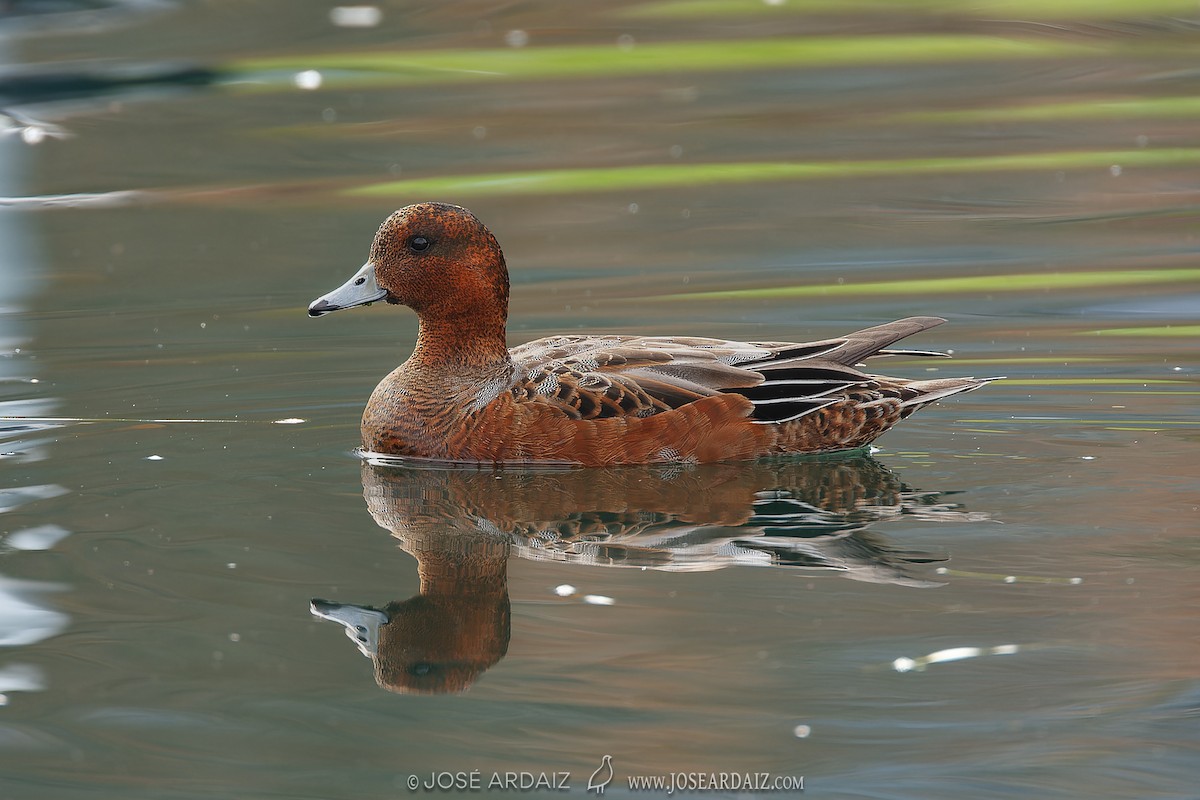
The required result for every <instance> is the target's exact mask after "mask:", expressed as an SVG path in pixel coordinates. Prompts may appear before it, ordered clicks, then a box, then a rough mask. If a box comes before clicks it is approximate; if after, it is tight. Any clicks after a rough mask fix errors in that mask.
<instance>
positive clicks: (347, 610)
mask: <svg viewBox="0 0 1200 800" xmlns="http://www.w3.org/2000/svg"><path fill="white" fill-rule="evenodd" d="M308 609H309V611H311V612H312V615H313V616H314V617H320V618H321V619H327V620H330V621H331V622H337V623H340V624H341V625H343V626H344V627H345V628H346V635H347V636H349V637H350V638H351V639H352V640H354V643H355V644H356V645H358V649H359V651H360V652H361V653H362V654H363V655H364V656H366V657H367V658H374V657H375V655H376V654H377V653H378V652H379V628H380V627H381V626H383V625H387V623H388V617H387V614H384V613H383V612H382V611H380V610H379V609H377V608H371V607H370V606H354V605H350V604H349V603H346V604H342V603H333V602H330V601H329V600H321V599H320V598H316V597H314V598H313V600H312V603H311V604H309V607H308Z"/></svg>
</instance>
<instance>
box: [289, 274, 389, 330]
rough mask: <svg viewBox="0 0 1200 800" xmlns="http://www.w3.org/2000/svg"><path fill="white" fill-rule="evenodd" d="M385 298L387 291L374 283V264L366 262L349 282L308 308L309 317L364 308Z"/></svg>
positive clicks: (319, 298)
mask: <svg viewBox="0 0 1200 800" xmlns="http://www.w3.org/2000/svg"><path fill="white" fill-rule="evenodd" d="M385 297H387V290H386V289H380V288H379V284H378V283H376V282H375V264H374V263H372V262H370V261H368V262H367V263H365V264H363V265H362V268H361V269H359V271H358V272H356V273H354V276H353V277H351V278H350V280H348V281H346V282H345V283H343V284H342V285H341V286H339V287H338V288H336V289H334V290H333V291H332V292H330V293H329V294H327V295H322V296H321V297H318V298H317V299H316V300H313V301H312V304H311V305H310V306H309V307H308V315H309V316H310V317H319V316H321V315H322V314H328V313H329V312H330V311H341V310H342V309H343V308H353V307H354V306H365V305H368V304H370V303H374V302H375V301H376V300H382V299H383V298H385Z"/></svg>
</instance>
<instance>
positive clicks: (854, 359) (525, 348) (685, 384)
mask: <svg viewBox="0 0 1200 800" xmlns="http://www.w3.org/2000/svg"><path fill="white" fill-rule="evenodd" d="M943 321H944V320H941V319H939V318H937V317H913V318H910V319H905V320H898V321H896V322H891V323H888V324H886V325H879V326H876V327H874V328H867V329H866V330H862V331H858V332H856V333H852V334H850V335H848V336H843V337H839V338H836V339H825V340H822V341H818V342H738V341H731V340H727V339H709V338H701V337H679V336H619V335H610V336H588V335H570V336H553V337H549V338H546V339H539V340H537V341H534V342H529V343H528V344H524V345H521V346H519V347H516V348H514V349H513V350H512V351H511V356H512V359H513V362H514V364H515V365H516V368H517V380H516V385H515V386H514V388H513V393H514V395H515V396H516V397H517V399H518V400H519V401H525V402H539V403H548V404H551V405H553V406H556V407H558V408H560V409H561V410H562V411H564V412H565V413H566V414H567V415H568V416H571V417H573V418H576V419H604V418H609V417H621V416H634V417H648V416H652V415H654V414H657V413H659V412H662V411H668V410H671V409H674V408H679V407H680V406H682V405H686V404H688V403H691V402H694V401H696V400H699V399H701V398H703V397H709V396H712V395H716V394H721V393H737V394H741V395H745V396H746V397H747V398H749V399H750V401H751V402H752V403H753V404H754V415H753V416H754V419H755V420H757V421H761V422H783V421H787V420H791V419H796V418H797V417H800V416H803V415H805V414H808V413H811V412H813V411H816V410H818V409H820V408H823V407H824V406H826V405H829V404H831V403H833V402H837V401H838V400H839V399H842V398H844V397H845V395H846V393H847V392H848V391H850V390H852V389H864V390H870V389H872V388H876V386H877V384H878V381H877V379H876V378H875V377H874V376H871V375H868V374H866V373H864V372H861V371H859V370H858V369H857V367H856V365H858V364H860V363H861V362H862V361H863V360H864V359H866V358H869V357H871V356H874V355H886V354H889V353H895V352H898V351H888V350H886V348H887V346H888V345H890V344H892V343H894V342H896V341H898V340H899V339H902V338H904V337H905V336H908V335H910V334H912V333H916V332H918V331H922V330H926V329H928V328H931V327H933V326H934V325H938V324H940V323H941V322H943ZM913 352H917V351H913ZM905 399H907V398H905Z"/></svg>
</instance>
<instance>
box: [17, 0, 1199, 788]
mask: <svg viewBox="0 0 1200 800" xmlns="http://www.w3.org/2000/svg"><path fill="white" fill-rule="evenodd" d="M80 5H81V6H86V7H87V8H86V9H85V10H84V11H80V12H71V11H70V10H69V9H70V3H63V4H58V5H55V4H37V3H33V2H28V3H21V2H17V3H12V4H0V8H3V9H4V11H3V12H0V63H6V64H7V65H6V66H4V68H3V72H2V73H0V107H2V108H3V110H4V112H5V116H4V117H0V122H2V123H3V125H4V131H3V132H4V134H5V135H3V136H0V195H2V196H3V197H4V198H5V200H4V201H3V205H0V356H2V357H0V451H2V452H0V512H2V515H0V533H2V534H3V539H2V543H3V544H2V547H3V550H2V551H0V644H2V645H3V646H4V647H3V649H2V650H0V698H2V702H3V707H0V759H2V760H3V763H4V765H5V766H4V767H3V769H2V770H0V796H2V797H6V798H7V797H12V798H117V797H120V798H155V799H158V798H181V799H182V798H211V797H238V798H259V797H262V798H268V797H269V798H342V797H347V798H348V797H364V798H365V797H369V798H376V797H378V798H385V797H402V796H406V795H410V794H412V792H410V790H409V788H408V780H409V779H410V776H411V775H414V774H416V775H419V776H420V779H421V780H427V779H428V778H429V776H430V774H431V773H434V772H437V771H442V770H445V771H453V772H457V771H463V772H470V771H471V770H479V771H481V775H482V776H483V781H484V784H485V785H486V783H487V782H488V781H489V780H490V779H491V777H492V774H493V773H494V772H497V771H499V772H501V773H503V772H505V771H511V772H517V773H521V772H525V773H530V774H531V775H533V776H537V775H539V774H541V773H558V772H569V773H570V780H569V784H570V794H572V795H575V796H579V795H583V794H584V793H585V790H586V787H587V783H588V777H589V776H590V775H591V774H592V773H593V771H595V770H596V769H597V768H598V767H599V766H600V765H601V759H602V756H604V755H611V757H612V758H611V763H612V767H613V773H614V780H613V782H612V783H611V784H610V785H609V787H608V793H609V794H612V795H616V796H626V795H628V794H629V789H628V787H629V782H628V780H629V778H630V777H631V776H648V775H665V774H668V773H678V772H703V773H713V772H730V773H739V774H742V775H744V774H746V773H754V774H757V773H768V774H769V775H770V776H772V778H774V777H778V776H803V777H804V786H805V792H804V796H808V797H821V798H859V797H871V798H935V797H936V798H943V797H944V798H959V797H976V798H991V797H1061V798H1075V797H1128V798H1180V797H1194V796H1196V788H1195V787H1196V785H1197V780H1198V779H1200V767H1198V766H1197V765H1198V764H1200V727H1198V726H1197V719H1198V715H1200V676H1198V673H1197V666H1196V665H1197V664H1198V663H1200V648H1198V641H1200V640H1198V639H1197V637H1196V627H1195V619H1196V615H1197V613H1198V612H1200V601H1198V600H1197V594H1196V588H1195V587H1196V578H1197V571H1198V569H1200V544H1198V543H1197V538H1196V533H1197V527H1198V523H1200V508H1198V506H1197V498H1198V497H1200V491H1198V490H1200V476H1198V471H1197V466H1196V465H1197V464H1198V463H1200V415H1198V414H1197V408H1198V399H1200V381H1198V380H1197V367H1198V358H1197V336H1198V335H1200V263H1198V261H1197V242H1196V224H1195V219H1196V214H1197V210H1198V209H1197V205H1198V198H1200V172H1198V171H1197V167H1196V165H1197V163H1200V139H1198V137H1197V134H1196V131H1197V128H1196V118H1197V116H1200V106H1198V105H1197V104H1196V103H1195V101H1194V99H1193V98H1194V97H1195V96H1196V93H1197V90H1200V71H1198V70H1197V63H1196V60H1195V52H1196V48H1197V46H1198V45H1200V39H1198V38H1197V34H1196V30H1197V27H1196V25H1197V23H1198V22H1200V17H1197V12H1196V8H1195V4H1194V3H1175V4H1172V3H1171V2H1167V0H1163V1H1162V2H1153V3H1145V4H1142V5H1138V4H1133V3H1116V2H1114V3H1108V4H1099V6H1098V7H1097V8H1082V9H1081V6H1080V5H1079V4H1075V3H1054V2H1047V3H1040V4H1030V3H1020V2H999V0H997V1H996V2H988V3H975V4H952V3H945V4H942V3H933V2H928V3H927V2H922V3H912V4H905V3H895V4H887V5H886V6H885V5H880V4H875V3H866V2H864V3H846V4H844V5H840V6H839V5H834V4H825V3H801V2H793V3H789V4H786V5H779V6H776V5H775V4H765V5H762V4H757V3H746V4H742V5H738V4H736V3H733V2H729V3H722V2H713V3H695V2H660V3H651V4H637V3H618V4H597V5H571V6H569V7H566V6H563V5H562V4H558V3H548V4H538V3H534V4H518V5H512V4H492V3H486V2H470V3H462V4H454V5H442V4H434V3H428V4H418V5H412V4H400V3H386V4H382V5H380V6H379V7H378V10H379V12H380V16H379V19H375V17H374V16H373V15H372V14H371V13H370V12H369V11H368V12H365V13H366V16H365V17H364V16H362V15H363V14H364V12H363V11H361V10H360V11H358V12H349V13H350V19H349V22H351V23H353V22H357V23H359V25H358V26H355V25H348V24H347V19H346V18H345V14H346V13H347V12H338V13H340V14H342V16H338V17H331V16H330V13H331V12H330V6H328V5H327V4H321V3H304V4H298V3H286V2H283V1H282V0H263V2H255V3H200V2H179V3H170V2H166V1H165V0H164V1H163V2H155V3H142V2H130V3H127V4H120V5H119V6H118V7H117V8H113V9H104V8H102V7H100V6H99V4H95V3H87V4H82V3H81V4H80ZM62 9H68V10H65V11H63V10H62ZM43 11H58V12H59V13H54V14H50V13H34V12H43ZM355 13H357V14H359V15H360V16H358V17H355V16H354V14H355ZM335 23H338V24H335ZM364 54H370V55H372V58H373V60H372V61H370V63H367V61H366V60H364V59H363V56H364ZM334 56H337V57H338V58H335V57H334ZM348 56H354V57H355V58H356V59H357V60H355V59H351V58H348ZM339 58H340V60H338V59H339ZM303 87H307V88H303ZM748 164H754V165H759V166H756V167H754V168H749V167H747V166H746V165H748ZM425 199H439V200H445V201H452V202H459V203H463V204H466V205H469V206H470V207H471V208H472V209H473V210H475V211H476V212H477V213H478V214H479V215H480V217H481V218H482V219H484V220H485V221H486V222H487V223H488V224H489V225H490V226H491V227H492V229H493V230H494V231H495V232H496V234H497V236H498V237H499V239H500V241H501V242H502V243H503V244H504V246H505V251H506V254H507V256H508V260H509V264H510V267H511V270H512V280H513V287H514V288H513V309H512V315H511V316H512V324H511V326H510V333H511V337H512V341H513V342H514V343H517V342H520V341H525V340H527V339H529V338H533V337H536V336H542V335H546V334H550V333H554V332H567V331H572V330H587V331H623V330H624V331H628V330H639V331H643V332H647V333H676V334H678V333H691V334H708V335H715V336H723V337H730V338H741V339H803V338H814V339H815V338H826V337H830V336H834V335H837V334H839V333H842V332H845V331H847V330H849V329H852V328H853V327H856V326H857V327H864V326H866V325H870V324H875V323H877V322H881V321H885V320H889V319H894V318H897V317H901V316H905V315H912V314H937V315H941V316H945V317H947V318H948V319H949V320H950V324H949V325H947V326H944V327H942V328H938V329H936V330H934V331H931V332H929V333H927V334H925V335H923V336H922V337H921V338H920V340H919V341H916V340H914V341H913V342H912V345H913V346H917V347H929V348H935V349H952V350H953V351H954V353H955V356H956V360H955V361H952V362H945V361H938V362H933V363H932V366H931V362H929V361H921V360H917V359H908V360H904V359H893V360H892V361H890V362H887V364H886V367H887V369H888V371H889V372H892V373H895V374H902V375H913V376H933V375H935V374H936V372H940V373H941V374H975V375H1005V376H1008V379H1007V380H1006V381H1002V382H999V383H996V384H993V385H991V386H989V387H988V388H987V389H985V390H983V391H980V392H977V393H974V394H971V395H966V396H962V397H956V398H954V399H953V400H950V401H947V402H946V403H944V404H941V405H937V406H934V407H931V408H928V409H926V410H925V411H923V412H922V413H921V414H919V415H918V416H917V417H915V418H913V419H910V420H908V421H907V422H906V423H905V424H903V425H902V426H901V427H900V428H898V429H897V430H895V431H893V432H891V433H889V434H887V435H886V436H885V437H883V438H882V439H881V440H880V441H879V442H878V445H879V448H880V450H879V451H878V452H876V453H874V454H873V455H871V456H866V455H863V454H859V455H854V456H846V457H837V458H825V459H819V460H808V461H801V462H798V463H784V464H758V465H718V466H712V467H704V468H696V469H657V470H651V469H626V470H610V471H597V472H582V471H572V470H508V471H502V472H493V471H491V470H486V471H473V470H443V469H431V468H413V467H411V466H408V467H403V466H400V467H398V466H396V465H388V464H384V465H371V464H363V463H362V462H361V461H360V459H358V458H357V456H356V455H355V454H354V453H353V448H354V447H355V445H356V444H357V436H358V433H357V426H358V415H359V413H360V410H361V407H362V404H363V402H364V401H365V399H366V397H367V396H368V394H369V392H370V390H371V388H372V387H373V386H374V384H375V383H376V382H377V381H378V380H379V378H380V377H381V376H382V375H383V374H384V373H386V372H387V371H388V370H389V369H391V368H392V367H393V366H394V365H395V364H396V363H398V362H399V361H401V360H402V359H403V358H404V357H406V355H407V353H408V351H409V349H410V348H411V345H412V341H413V337H414V334H415V329H416V322H415V318H414V317H413V315H412V314H411V313H408V312H407V311H404V310H397V309H393V308H389V307H372V308H370V309H363V310H357V311H355V312H354V313H347V314H339V315H336V316H334V317H331V318H325V319H321V320H310V319H307V318H306V317H305V314H304V308H305V306H306V305H307V303H308V302H309V301H310V300H312V299H313V298H314V297H316V296H318V295H320V294H322V293H324V292H326V291H328V290H329V289H331V288H332V287H334V286H336V285H338V284H340V283H341V282H342V281H343V280H344V279H345V278H346V277H348V276H349V274H350V273H351V272H352V271H353V270H354V269H355V268H356V267H357V266H358V265H360V264H361V263H362V261H363V258H364V257H365V253H366V249H367V246H368V244H369V241H370V237H371V235H372V234H373V232H374V230H375V227H376V226H377V225H378V223H379V221H380V220H381V219H382V218H383V217H384V216H385V215H386V214H387V213H388V212H390V211H391V210H392V209H393V208H396V207H398V206H401V205H404V204H407V203H409V202H414V201H418V200H425ZM935 371H936V372H935ZM314 598H319V602H317V603H315V604H312V601H313V599H314ZM310 604H311V605H310ZM385 619H386V620H389V621H388V623H387V624H386V625H383V624H381V623H382V621H383V620H385ZM343 625H348V626H349V628H346V629H343ZM344 630H348V631H349V632H350V633H351V634H352V638H353V639H354V641H349V640H347V639H346V638H345V637H344V636H343V632H344ZM419 793H424V792H423V791H421V792H419ZM496 793H497V794H500V792H496ZM540 793H541V792H534V793H533V794H535V795H536V794H540ZM441 794H443V795H447V796H454V795H459V794H464V792H460V791H457V790H453V791H449V792H442V793H441ZM470 794H472V796H478V795H479V794H481V792H476V793H470ZM482 794H488V793H486V792H482ZM511 794H517V793H516V792H513V793H511ZM523 794H526V795H527V794H529V793H528V792H527V793H523ZM637 794H638V795H639V796H647V795H649V796H661V795H663V794H665V792H647V793H637ZM725 794H728V795H730V796H732V793H725ZM749 794H753V793H749ZM792 794H796V793H792ZM708 796H721V795H720V793H716V794H709V795H708ZM743 796H748V795H747V793H743ZM762 796H769V795H767V794H763V795H762Z"/></svg>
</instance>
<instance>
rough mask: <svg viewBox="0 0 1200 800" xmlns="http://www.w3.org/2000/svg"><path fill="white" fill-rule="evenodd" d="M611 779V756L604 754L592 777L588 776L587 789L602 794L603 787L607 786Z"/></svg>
mask: <svg viewBox="0 0 1200 800" xmlns="http://www.w3.org/2000/svg"><path fill="white" fill-rule="evenodd" d="M612 779H613V768H612V756H604V758H602V759H600V766H599V767H597V768H596V771H595V772H593V773H592V777H590V778H588V785H587V790H588V791H589V792H591V791H595V792H596V794H598V795H602V794H604V787H606V786H608V784H609V783H611V782H612Z"/></svg>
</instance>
